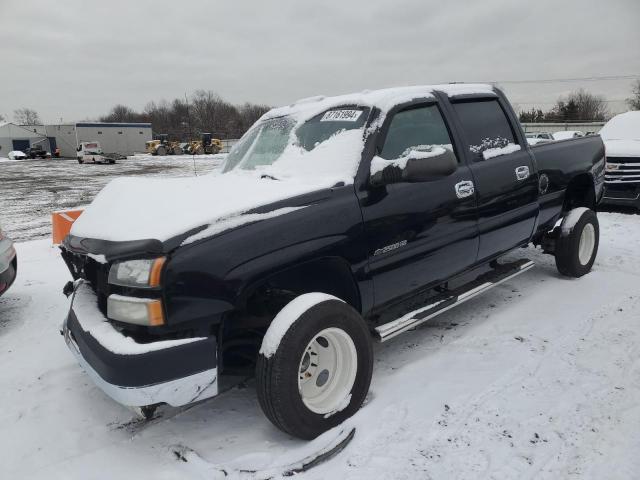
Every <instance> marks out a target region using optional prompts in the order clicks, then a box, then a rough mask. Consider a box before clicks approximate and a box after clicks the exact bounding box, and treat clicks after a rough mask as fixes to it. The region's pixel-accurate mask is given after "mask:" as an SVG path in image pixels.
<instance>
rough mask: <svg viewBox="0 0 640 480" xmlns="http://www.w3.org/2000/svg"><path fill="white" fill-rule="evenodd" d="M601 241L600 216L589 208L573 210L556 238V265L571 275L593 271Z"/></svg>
mask: <svg viewBox="0 0 640 480" xmlns="http://www.w3.org/2000/svg"><path fill="white" fill-rule="evenodd" d="M599 243H600V226H599V224H598V217H597V216H596V213H595V212H594V211H593V210H590V209H588V208H575V209H573V210H571V211H570V212H569V213H568V214H567V216H566V217H565V218H564V220H563V221H562V224H561V225H560V234H559V236H558V239H557V240H556V249H555V257H556V267H557V268H558V271H559V272H560V273H561V274H563V275H566V276H569V277H575V278H578V277H581V276H583V275H585V274H587V273H589V272H590V271H591V267H593V262H595V259H596V255H597V253H598V245H599Z"/></svg>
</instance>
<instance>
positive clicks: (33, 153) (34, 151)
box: [25, 145, 51, 159]
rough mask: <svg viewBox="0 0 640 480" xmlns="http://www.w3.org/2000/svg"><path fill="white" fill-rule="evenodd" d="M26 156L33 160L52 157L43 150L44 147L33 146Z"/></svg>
mask: <svg viewBox="0 0 640 480" xmlns="http://www.w3.org/2000/svg"><path fill="white" fill-rule="evenodd" d="M25 154H26V155H27V156H28V157H29V158H32V159H35V158H47V157H51V154H50V153H49V152H47V151H46V150H45V149H44V148H42V145H32V146H31V147H29V149H28V150H27V151H26V152H25Z"/></svg>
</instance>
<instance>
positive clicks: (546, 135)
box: [527, 132, 553, 140]
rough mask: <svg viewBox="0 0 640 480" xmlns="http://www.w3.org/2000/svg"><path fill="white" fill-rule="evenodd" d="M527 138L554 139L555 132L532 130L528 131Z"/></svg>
mask: <svg viewBox="0 0 640 480" xmlns="http://www.w3.org/2000/svg"><path fill="white" fill-rule="evenodd" d="M527 138H538V139H541V140H553V134H552V133H550V132H531V133H527Z"/></svg>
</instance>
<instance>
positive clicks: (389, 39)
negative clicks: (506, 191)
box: [0, 0, 640, 123]
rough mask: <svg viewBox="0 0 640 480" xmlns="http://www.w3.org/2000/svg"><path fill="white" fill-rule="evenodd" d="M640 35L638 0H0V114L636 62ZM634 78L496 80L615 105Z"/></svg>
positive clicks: (535, 100)
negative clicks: (581, 91) (583, 91)
mask: <svg viewBox="0 0 640 480" xmlns="http://www.w3.org/2000/svg"><path fill="white" fill-rule="evenodd" d="M516 4H517V5H516ZM639 46H640V0H598V1H590V0H576V1H570V0H563V1H559V0H552V1H543V0H537V1H527V2H524V1H522V2H517V1H513V0H482V1H468V2H456V1H451V0H449V1H447V2H445V1H442V0H439V1H427V0H411V1H401V0H395V1H391V0H389V1H385V2H381V1H374V0H348V1H346V0H341V1H333V0H323V1H315V2H308V1H300V0H291V1H279V0H278V1H275V0H269V1H259V2H258V1H251V2H250V1H245V2H242V1H238V0H236V1H228V2H221V1H217V2H216V1H189V0H182V1H175V0H173V1H165V0H163V1H160V0H154V1H140V0H136V1H133V0H128V1H120V0H118V1H114V0H102V1H87V0H84V1H81V0H77V1H74V0H65V1H50V0H47V1H45V0H42V1H35V0H0V52H2V54H1V55H0V72H2V73H1V75H0V114H3V115H4V116H5V117H7V119H8V120H12V117H13V111H14V109H16V108H21V107H30V108H33V109H35V110H37V111H38V112H39V113H40V116H41V118H42V120H44V121H45V122H51V123H53V122H58V121H59V120H60V118H61V117H62V118H63V120H64V121H76V120H83V119H92V118H96V117H97V116H99V115H101V114H103V113H106V112H107V111H108V110H109V109H110V108H111V107H112V106H113V105H114V104H116V103H124V104H126V105H129V106H131V107H133V108H135V109H140V110H141V109H143V108H144V106H145V104H146V103H147V102H149V101H151V100H156V101H157V100H161V99H163V98H165V99H173V98H175V97H179V96H184V94H185V92H186V93H188V94H190V93H192V92H193V91H194V90H197V89H207V90H213V91H215V92H217V93H219V94H220V95H221V96H222V97H223V98H225V99H227V100H229V101H231V102H233V103H242V102H245V101H251V102H256V103H266V104H269V105H279V104H284V103H290V102H291V101H293V100H295V99H297V98H301V97H306V96H311V95H317V94H324V95H332V94H339V93H347V92H351V91H360V90H363V89H373V88H379V87H386V86H395V85H414V84H428V83H440V82H449V81H506V80H535V79H556V78H575V77H592V76H611V75H640V53H639ZM638 78H640V77H638ZM632 82H633V80H632V79H622V80H615V81H590V82H587V81H583V82H563V83H542V84H540V83H538V84H535V83H534V84H523V83H503V84H502V86H503V87H504V88H505V90H506V92H507V94H508V95H509V97H510V98H511V99H512V101H513V102H515V103H516V104H517V105H518V106H520V107H521V108H527V107H530V106H532V105H530V104H537V105H540V106H542V107H543V108H550V107H551V106H552V104H553V102H554V101H555V100H556V98H557V97H558V96H559V95H562V94H566V93H568V92H570V91H571V90H573V89H576V88H579V87H584V88H588V89H589V90H591V91H593V92H594V93H598V94H602V95H605V96H606V97H607V99H608V100H610V103H609V105H610V107H611V109H612V110H614V111H619V110H621V109H622V108H623V107H624V103H623V102H622V100H623V99H624V98H626V97H628V96H629V94H630V89H631V83H632Z"/></svg>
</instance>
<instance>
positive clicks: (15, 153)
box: [7, 150, 27, 160]
mask: <svg viewBox="0 0 640 480" xmlns="http://www.w3.org/2000/svg"><path fill="white" fill-rule="evenodd" d="M7 156H8V157H9V159H10V160H24V159H25V158H27V155H26V154H25V153H24V152H21V151H20V150H12V151H11V152H9V153H8V154H7Z"/></svg>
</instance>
